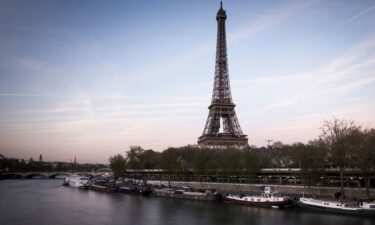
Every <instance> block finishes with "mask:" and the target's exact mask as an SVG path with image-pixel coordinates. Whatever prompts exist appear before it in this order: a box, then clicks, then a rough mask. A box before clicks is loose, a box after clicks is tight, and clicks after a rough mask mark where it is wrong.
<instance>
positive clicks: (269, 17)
mask: <svg viewBox="0 0 375 225" xmlns="http://www.w3.org/2000/svg"><path fill="white" fill-rule="evenodd" d="M318 2H319V1H317V0H312V1H294V2H292V3H290V4H288V5H286V6H285V5H283V6H281V7H279V8H274V9H272V10H268V11H267V12H266V13H265V14H263V15H261V16H260V17H259V18H257V19H255V20H251V21H250V22H248V23H247V24H246V25H245V26H243V27H241V28H239V29H236V30H235V31H234V33H233V34H231V35H230V36H229V41H230V42H231V43H236V42H238V41H241V40H242V39H246V38H249V37H251V36H252V35H254V34H256V33H259V32H261V31H264V30H266V29H268V28H271V27H273V26H275V25H278V24H280V23H282V22H284V21H285V20H286V19H288V18H290V17H292V16H294V15H296V14H298V13H300V12H302V11H303V10H305V9H306V8H308V7H311V6H313V5H315V4H316V3H318Z"/></svg>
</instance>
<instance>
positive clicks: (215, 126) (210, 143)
mask: <svg viewBox="0 0 375 225" xmlns="http://www.w3.org/2000/svg"><path fill="white" fill-rule="evenodd" d="M226 19H227V15H226V12H225V10H224V9H223V5H222V3H220V9H219V11H218V12H217V15H216V20H217V28H218V29H217V45H216V64H215V81H214V87H213V93H212V100H211V105H210V106H209V107H208V109H209V113H208V118H207V122H206V125H205V127H204V130H203V134H202V136H200V137H199V138H198V144H199V145H200V146H202V147H209V148H228V147H229V148H240V149H242V148H247V147H248V146H249V144H248V141H247V136H246V135H244V134H243V133H242V130H241V127H240V124H239V122H238V119H237V116H236V112H235V110H234V108H235V106H236V105H235V104H234V103H233V101H232V95H231V91H230V84H229V73H228V59H227V43H226V34H225V20H226ZM221 125H222V126H221ZM220 128H222V130H220Z"/></svg>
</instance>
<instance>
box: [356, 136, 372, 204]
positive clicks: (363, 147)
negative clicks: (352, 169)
mask: <svg viewBox="0 0 375 225" xmlns="http://www.w3.org/2000/svg"><path fill="white" fill-rule="evenodd" d="M356 140H357V141H358V142H357V143H358V146H357V148H355V149H354V152H355V153H356V155H355V160H354V161H355V166H356V167H357V168H359V169H360V170H361V172H362V175H363V178H364V180H365V188H366V197H369V196H370V179H369V176H370V173H371V171H372V170H373V169H375V129H365V130H363V131H361V132H358V133H357V136H356Z"/></svg>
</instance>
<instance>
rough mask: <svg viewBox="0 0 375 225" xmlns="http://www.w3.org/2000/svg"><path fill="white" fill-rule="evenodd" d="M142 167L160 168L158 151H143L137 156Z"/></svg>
mask: <svg viewBox="0 0 375 225" xmlns="http://www.w3.org/2000/svg"><path fill="white" fill-rule="evenodd" d="M138 158H139V160H140V164H141V165H143V168H144V169H160V168H161V167H160V153H159V152H154V151H153V150H146V151H143V152H142V153H141V154H140V155H139V156H138Z"/></svg>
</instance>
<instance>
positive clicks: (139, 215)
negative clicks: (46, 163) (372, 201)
mask: <svg viewBox="0 0 375 225" xmlns="http://www.w3.org/2000/svg"><path fill="white" fill-rule="evenodd" d="M61 183H62V181H61V180H47V179H46V180H0V224H1V225H44V224H46V225H47V224H48V225H75V224H77V225H86V224H87V225H96V224H98V225H99V224H100V225H107V224H108V225H117V224H118V225H120V224H121V225H169V224H171V225H172V224H173V225H180V224H181V225H200V224H201V225H221V224H231V225H232V224H233V225H235V224H238V225H240V224H241V225H242V224H243V225H245V224H246V225H293V224H298V225H318V224H324V225H326V224H339V225H349V224H350V225H351V224H353V225H362V224H366V225H370V224H375V218H369V217H367V218H362V217H356V216H345V215H332V214H320V213H315V212H309V211H304V210H302V209H297V208H294V209H272V208H255V207H247V206H237V205H227V204H224V203H212V202H198V201H188V200H178V199H165V198H155V197H141V196H132V195H124V194H117V193H113V194H108V193H101V192H95V191H90V190H79V189H74V188H70V187H64V186H61Z"/></svg>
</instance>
